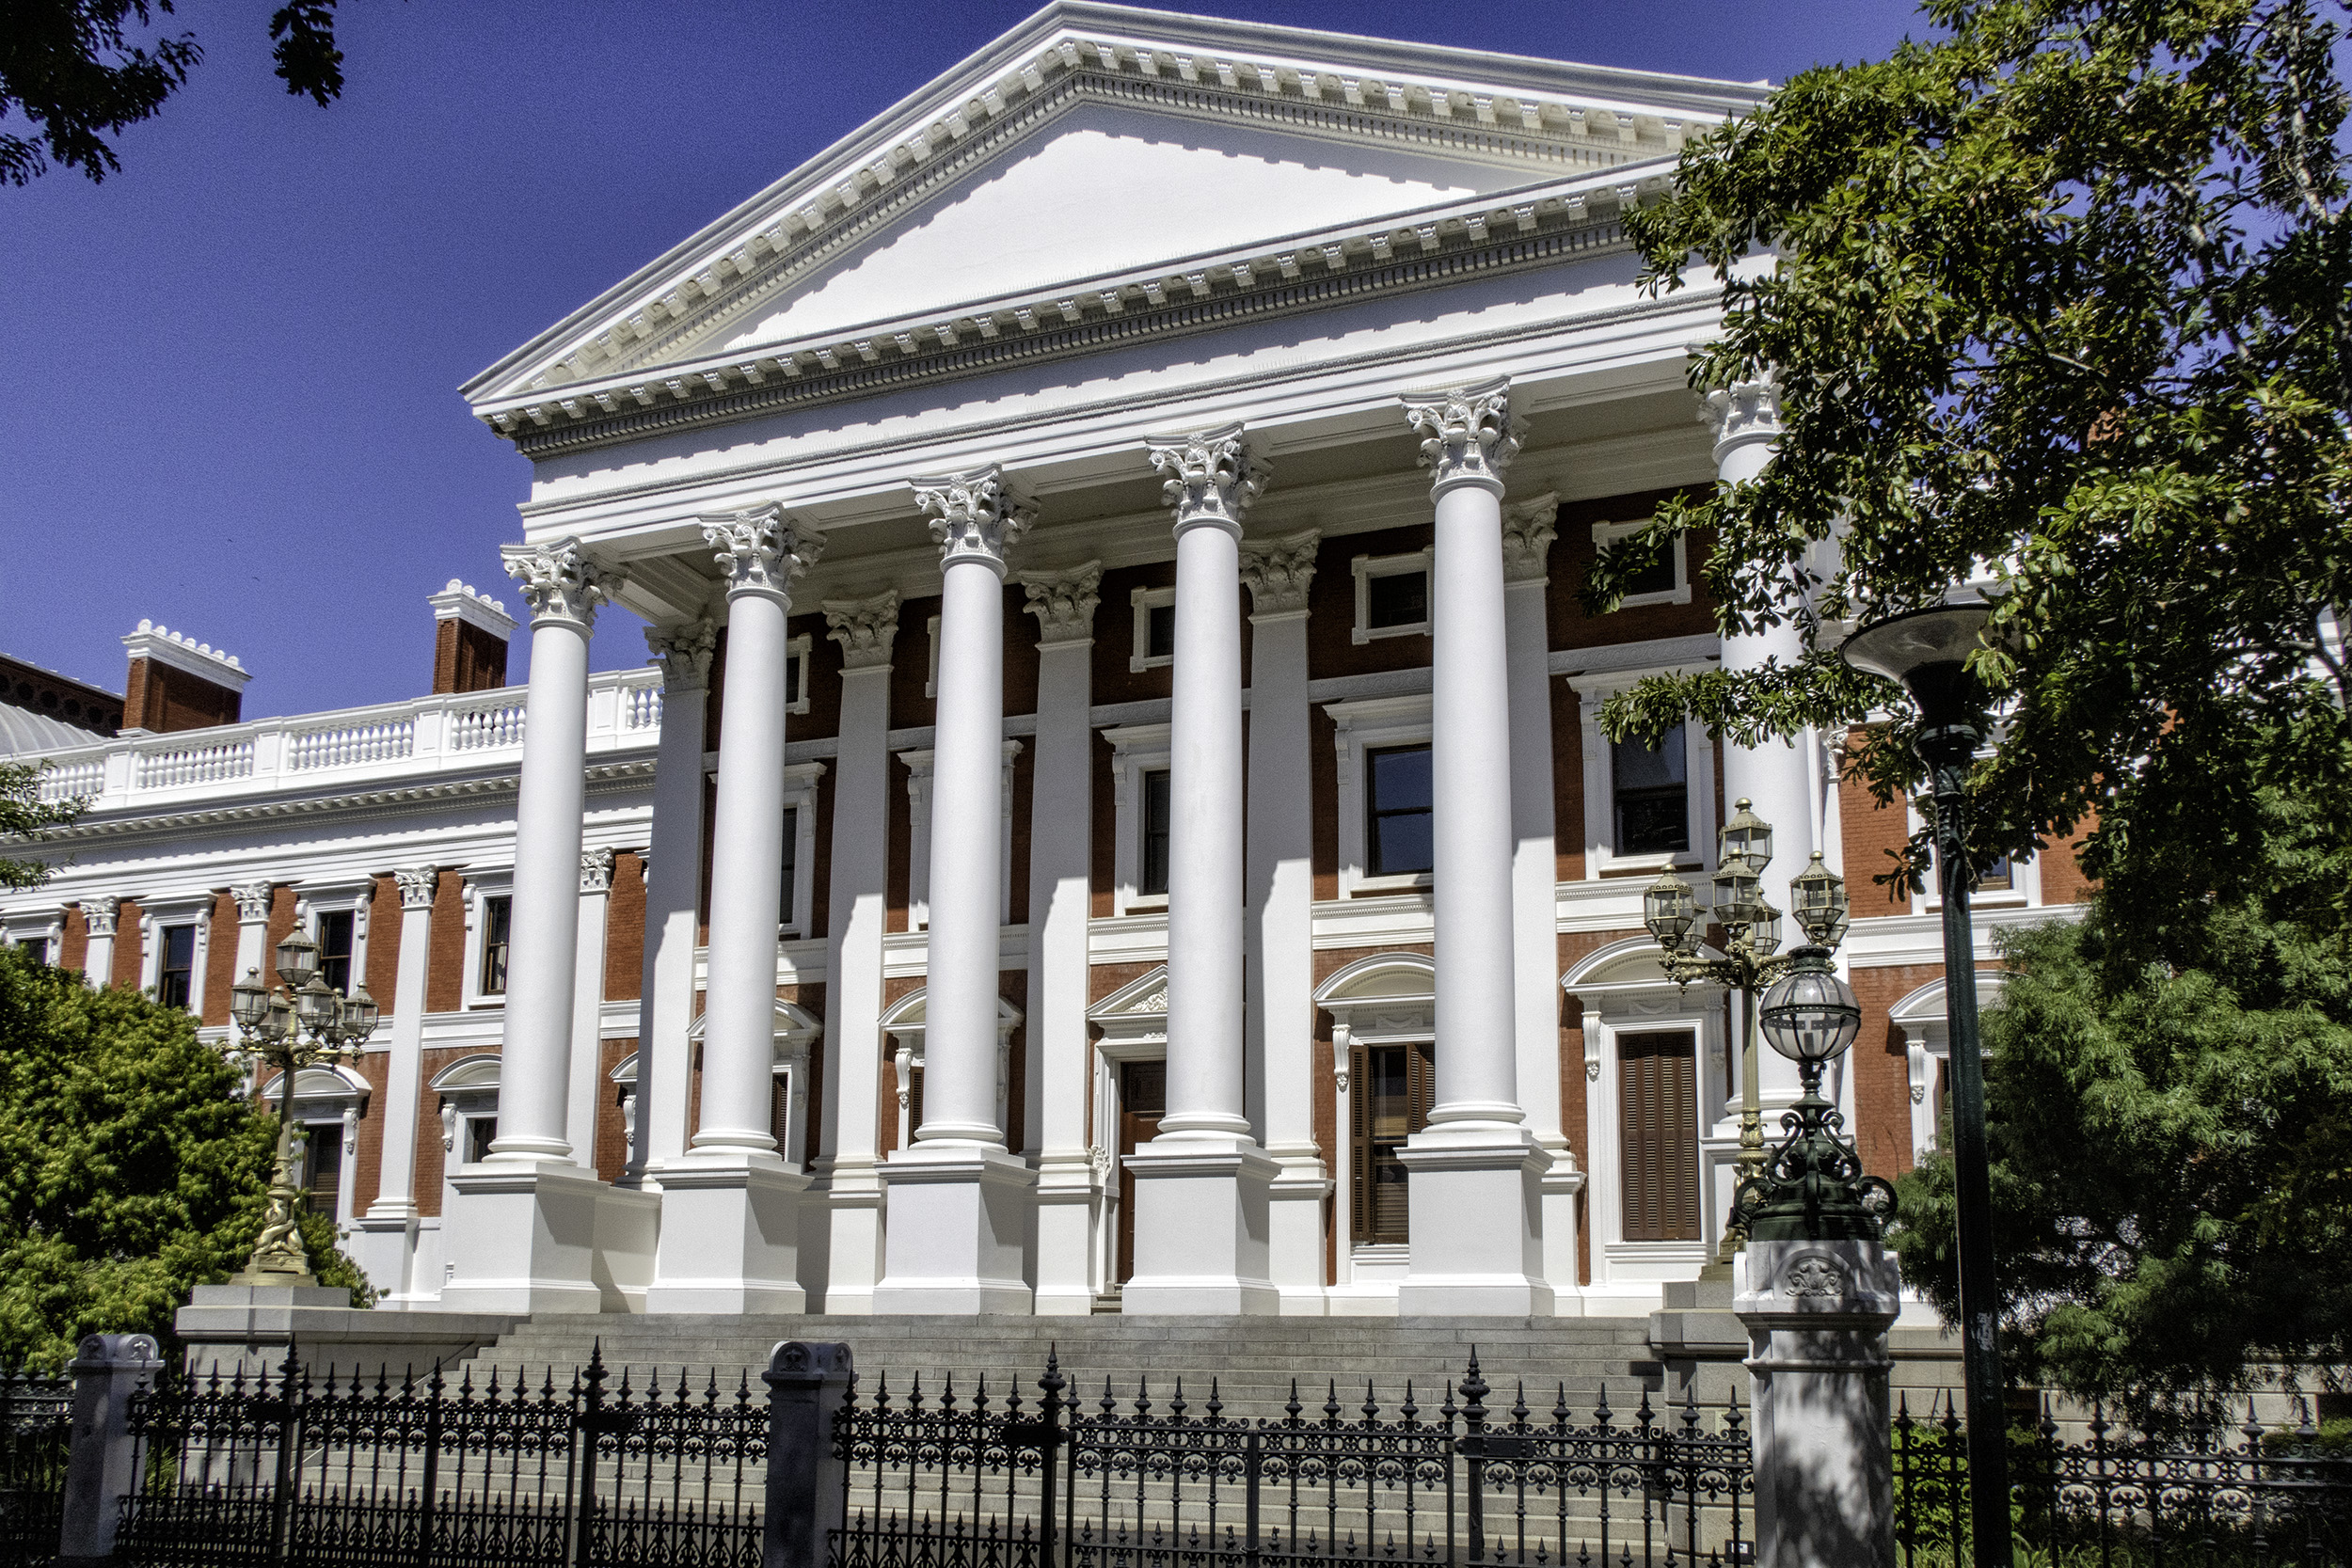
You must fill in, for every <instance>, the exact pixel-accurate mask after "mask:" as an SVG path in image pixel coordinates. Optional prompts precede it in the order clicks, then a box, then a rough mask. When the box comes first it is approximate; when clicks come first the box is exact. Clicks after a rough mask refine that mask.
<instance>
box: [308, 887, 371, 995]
mask: <svg viewBox="0 0 2352 1568" xmlns="http://www.w3.org/2000/svg"><path fill="white" fill-rule="evenodd" d="M374 906H375V878H374V877H373V875H372V874H371V875H366V876H355V877H337V878H334V879H306V880H303V881H299V882H296V883H295V884H294V924H295V925H296V926H298V927H301V928H302V929H303V930H304V931H305V932H307V933H309V935H310V938H311V940H312V941H314V942H315V941H316V940H317V939H318V934H319V916H320V915H322V914H326V913H330V912H332V913H340V912H342V911H345V910H348V911H351V984H352V989H353V990H358V988H359V987H361V986H364V985H366V984H367V980H368V916H369V911H372V910H373V908H374Z"/></svg>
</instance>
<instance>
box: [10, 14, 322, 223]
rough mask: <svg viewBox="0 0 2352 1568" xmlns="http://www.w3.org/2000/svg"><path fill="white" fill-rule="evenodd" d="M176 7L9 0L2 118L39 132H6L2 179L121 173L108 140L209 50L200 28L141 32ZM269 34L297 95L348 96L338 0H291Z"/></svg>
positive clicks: (159, 102)
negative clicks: (145, 36)
mask: <svg viewBox="0 0 2352 1568" xmlns="http://www.w3.org/2000/svg"><path fill="white" fill-rule="evenodd" d="M171 14H172V5H171V0H8V7H7V9H6V15H5V24H0V116H8V115H10V114H15V115H21V116H23V117H24V119H25V120H26V121H27V122H29V124H30V125H31V127H32V128H33V129H34V131H35V132H36V135H30V136H25V135H17V134H15V133H14V132H11V131H0V180H6V181H8V182H9V183H11V184H16V185H23V184H26V183H29V182H31V181H33V180H34V179H36V178H38V177H39V176H40V175H41V174H42V173H44V172H46V171H47V169H48V167H49V165H50V164H51V163H52V162H55V163H56V164H58V165H60V166H63V167H66V168H71V169H78V170H80V171H81V172H82V173H83V174H86V175H87V176H88V177H89V179H90V181H91V182H92V183H93V184H94V183H96V182H100V181H103V180H104V179H105V178H106V176H107V175H109V174H113V173H115V172H117V171H119V169H120V168H121V167H122V164H121V162H120V160H119V159H118V158H116V156H115V150H114V149H113V147H111V146H110V145H108V143H107V140H106V138H107V137H108V136H110V135H113V134H115V133H116V132H119V131H120V130H122V129H123V128H124V127H125V126H128V125H135V124H137V123H138V122H139V121H140V120H143V119H150V118H151V117H152V116H153V115H154V114H155V112H156V111H157V110H158V109H161V108H162V107H163V106H164V101H165V100H166V99H167V98H169V97H170V96H171V95H172V94H173V93H175V92H177V91H179V90H180V88H181V87H182V86H183V85H184V84H185V83H186V81H187V79H188V72H189V71H192V70H194V69H195V68H196V66H197V64H198V63H199V61H201V60H202V59H203V58H204V50H203V47H202V46H201V45H200V44H199V43H198V42H197V41H196V36H195V35H194V34H193V33H180V34H177V35H174V36H172V37H168V38H160V37H159V38H154V39H150V40H145V41H140V40H136V39H135V37H134V33H135V30H136V29H144V28H147V27H150V26H152V25H153V24H154V21H155V18H156V17H157V16H158V15H162V16H169V15H171ZM134 23H135V25H134ZM269 36H270V37H271V39H273V40H275V42H276V47H275V48H274V49H273V51H272V54H273V55H274V56H275V58H276V59H277V62H278V77H279V78H280V79H281V80H283V81H284V82H285V84H286V90H287V91H288V92H289V93H291V94H293V95H294V96H295V97H297V98H304V97H307V98H309V99H310V100H311V101H312V102H313V103H317V104H318V105H319V106H320V107H321V108H324V107H326V104H327V103H329V102H331V101H333V100H334V99H337V98H340V97H342V91H343V55H342V50H340V49H338V48H336V47H335V0H287V3H286V4H284V5H281V6H279V7H278V9H277V10H276V11H274V12H272V13H271V15H270V19H269Z"/></svg>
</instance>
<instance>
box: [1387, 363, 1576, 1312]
mask: <svg viewBox="0 0 2352 1568" xmlns="http://www.w3.org/2000/svg"><path fill="white" fill-rule="evenodd" d="M1406 418H1407V419H1408V420H1410V421H1411V423H1412V425H1413V427H1414V429H1415V430H1417V431H1419V432H1420V433H1421V436H1422V444H1421V450H1422V466H1423V467H1426V468H1428V469H1429V470H1430V475H1431V478H1430V486H1429V490H1430V496H1431V499H1432V500H1433V501H1434V502H1435V503H1436V509H1437V548H1436V555H1435V560H1434V561H1433V562H1432V569H1431V572H1430V579H1431V580H1430V606H1429V619H1430V624H1431V628H1432V632H1433V643H1434V646H1433V648H1432V652H1431V669H1430V682H1429V689H1430V748H1429V751H1430V758H1429V762H1430V800H1431V805H1432V807H1433V810H1432V812H1431V824H1430V825H1431V837H1432V846H1431V847H1432V858H1433V861H1434V865H1433V873H1434V877H1433V879H1434V882H1435V884H1436V889H1435V891H1436V897H1435V902H1436V913H1437V965H1438V1008H1437V1014H1438V1046H1437V1103H1436V1105H1435V1106H1434V1107H1433V1108H1432V1110H1431V1111H1430V1113H1429V1125H1428V1126H1427V1128H1425V1129H1424V1130H1423V1131H1422V1132H1418V1133H1415V1134H1414V1135H1413V1137H1412V1139H1411V1140H1410V1141H1409V1142H1408V1143H1407V1144H1406V1147H1405V1149H1404V1150H1403V1152H1402V1155H1401V1158H1402V1159H1403V1161H1404V1163H1405V1165H1406V1169H1407V1170H1408V1171H1409V1172H1410V1173H1411V1178H1410V1180H1411V1186H1410V1195H1411V1196H1410V1213H1411V1215H1412V1217H1413V1221H1414V1223H1413V1224H1412V1226H1411V1237H1412V1261H1411V1265H1410V1267H1409V1270H1408V1272H1407V1274H1406V1278H1405V1281H1404V1283H1403V1285H1402V1286H1401V1287H1400V1289H1399V1291H1398V1298H1397V1310H1398V1311H1399V1312H1400V1313H1481V1314H1509V1315H1515V1316H1524V1315H1527V1314H1531V1313H1544V1312H1549V1310H1550V1307H1551V1291H1550V1289H1549V1287H1548V1286H1546V1285H1545V1284H1544V1283H1543V1280H1542V1278H1541V1275H1542V1272H1543V1257H1542V1233H1541V1214H1542V1211H1541V1208H1540V1193H1539V1190H1538V1182H1539V1180H1540V1178H1541V1175H1542V1172H1543V1171H1544V1169H1545V1168H1546V1167H1547V1166H1548V1165H1549V1157H1548V1156H1546V1155H1545V1154H1544V1153H1543V1151H1542V1150H1541V1149H1540V1148H1538V1147H1537V1146H1536V1144H1535V1142H1534V1139H1533V1138H1532V1137H1531V1136H1530V1135H1529V1132H1528V1130H1527V1128H1526V1126H1525V1120H1526V1118H1525V1114H1524V1113H1523V1112H1522V1111H1521V1110H1520V1108H1519V1103H1518V999H1517V992H1516V988H1515V984H1514V982H1515V977H1516V974H1517V973H1518V968H1517V964H1516V962H1515V952H1514V939H1513V934H1512V892H1511V862H1512V819H1511V752H1512V741H1511V710H1510V657H1509V648H1508V644H1507V642H1506V641H1505V637H1504V626H1505V615H1504V603H1503V592H1502V474H1503V469H1504V468H1505V467H1507V466H1508V465H1509V463H1510V461H1511V459H1512V457H1513V456H1514V455H1515V454H1516V453H1517V452H1518V435H1517V433H1516V432H1515V430H1514V429H1513V426H1512V420H1511V409H1510V388H1509V384H1508V383H1506V382H1502V381H1492V382H1486V383H1485V384H1482V385H1480V386H1476V387H1469V388H1462V389H1460V390H1457V391H1445V392H1436V393H1431V394H1427V395H1423V396H1408V397H1407V398H1406Z"/></svg>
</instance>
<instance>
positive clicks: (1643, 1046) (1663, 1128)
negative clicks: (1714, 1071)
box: [1617, 1029, 1700, 1242]
mask: <svg viewBox="0 0 2352 1568" xmlns="http://www.w3.org/2000/svg"><path fill="white" fill-rule="evenodd" d="M1617 1114H1618V1116H1619V1117H1622V1118H1623V1123H1622V1128H1621V1132H1620V1137H1619V1142H1620V1144H1621V1145H1622V1148H1623V1159H1624V1166H1623V1170H1624V1177H1625V1239H1626V1240H1627V1241H1629V1242H1695V1241H1697V1240H1699V1239H1700V1238H1699V1141H1698V1051H1697V1038H1696V1037H1695V1036H1693V1035H1692V1034H1691V1033H1690V1032H1689V1031H1687V1030H1681V1029H1676V1030H1661V1031H1660V1032H1658V1033H1655V1034H1642V1035H1619V1036H1618V1037H1617Z"/></svg>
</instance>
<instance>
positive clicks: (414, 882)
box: [231, 865, 441, 915]
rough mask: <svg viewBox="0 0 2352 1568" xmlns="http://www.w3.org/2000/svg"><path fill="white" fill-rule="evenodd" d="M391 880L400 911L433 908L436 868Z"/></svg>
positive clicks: (410, 871)
mask: <svg viewBox="0 0 2352 1568" xmlns="http://www.w3.org/2000/svg"><path fill="white" fill-rule="evenodd" d="M392 880H393V881H394V882H396V883H397V884H398V885H399V887H400V907H401V908H402V909H404V910H429V909H431V908H432V907H433V895H435V894H436V893H437V892H438V891H439V889H440V885H441V872H440V868H439V867H438V866H433V865H412V866H409V867H407V868H405V869H404V870H399V871H395V872H393V873H392ZM231 891H232V892H233V891H234V890H233V889H232V890H231ZM238 907H239V910H240V911H242V910H243V908H244V905H243V901H242V900H240V902H239V906H238ZM263 914H264V915H266V914H267V910H266V908H264V910H263Z"/></svg>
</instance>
